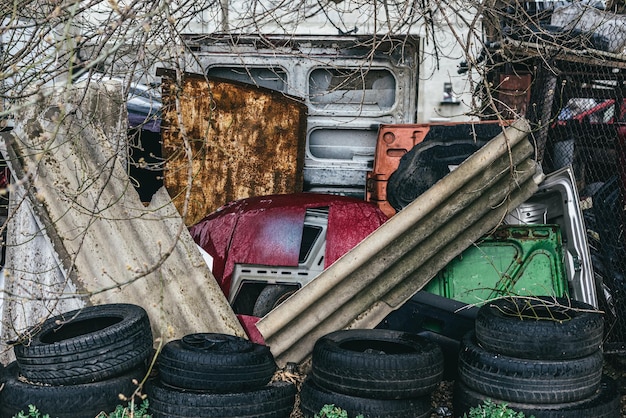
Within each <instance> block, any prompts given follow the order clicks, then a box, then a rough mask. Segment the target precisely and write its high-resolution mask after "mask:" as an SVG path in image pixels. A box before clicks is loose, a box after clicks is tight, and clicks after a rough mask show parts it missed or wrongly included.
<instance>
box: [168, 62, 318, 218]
mask: <svg viewBox="0 0 626 418" xmlns="http://www.w3.org/2000/svg"><path fill="white" fill-rule="evenodd" d="M157 74H158V75H161V76H162V77H163V83H162V89H163V108H162V112H163V116H162V122H161V133H162V137H163V157H164V159H165V170H164V184H165V187H166V188H167V190H168V192H169V194H170V196H172V199H173V201H174V204H175V205H176V207H177V209H178V210H179V211H180V212H181V213H182V210H183V205H184V196H185V191H186V188H187V186H188V184H189V167H191V168H192V169H193V174H192V177H193V179H192V183H191V199H190V201H189V209H188V212H187V216H186V217H185V223H186V224H187V225H193V224H194V223H196V222H197V221H199V220H200V219H202V218H203V217H204V216H205V215H206V214H208V213H210V212H213V211H214V210H215V209H217V208H218V207H220V206H222V205H224V204H225V203H228V202H230V201H233V200H237V199H242V198H246V197H251V196H261V195H267V194H275V193H292V192H299V191H302V183H303V165H304V146H305V141H306V116H307V115H306V105H305V104H304V103H302V102H301V101H300V100H297V99H295V98H293V97H291V96H288V95H285V94H282V93H280V92H276V91H273V90H269V89H263V88H258V87H256V86H252V85H248V84H244V83H239V82H231V81H226V80H222V79H210V78H206V77H204V76H202V75H198V74H185V76H184V77H183V82H182V85H181V86H178V85H177V83H176V81H175V77H174V76H173V74H172V73H170V72H168V71H166V70H160V71H158V72H157ZM179 92H180V93H179ZM177 94H178V95H179V96H178V97H179V99H180V100H179V102H180V109H179V111H178V110H177V108H176V97H177ZM179 114H180V116H181V117H182V122H183V128H184V130H183V129H181V127H180V125H179V122H178V121H179ZM183 131H184V132H185V133H186V135H187V138H188V141H189V143H190V148H191V151H192V158H191V161H190V160H189V157H188V156H187V155H186V153H185V150H184V146H183V144H184V139H183ZM190 164H191V165H190Z"/></svg>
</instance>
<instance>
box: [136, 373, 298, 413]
mask: <svg viewBox="0 0 626 418" xmlns="http://www.w3.org/2000/svg"><path fill="white" fill-rule="evenodd" d="M146 394H147V395H148V401H149V402H150V406H149V411H150V414H151V415H152V418H166V417H171V418H177V417H181V418H182V417H184V418H212V417H214V418H235V417H258V418H288V417H289V415H290V414H291V412H292V411H293V408H294V405H295V398H296V387H295V385H294V384H292V383H288V382H273V383H270V384H268V385H266V386H264V387H262V388H259V389H256V390H253V391H247V392H233V393H209V392H190V391H181V390H177V389H176V388H172V387H168V386H166V385H164V384H163V383H162V382H160V381H152V382H149V384H148V385H147V387H146Z"/></svg>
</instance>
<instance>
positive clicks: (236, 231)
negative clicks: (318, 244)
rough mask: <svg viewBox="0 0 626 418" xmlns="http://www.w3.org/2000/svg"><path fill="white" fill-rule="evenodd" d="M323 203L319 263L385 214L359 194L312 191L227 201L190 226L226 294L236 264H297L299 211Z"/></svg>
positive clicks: (334, 257)
mask: <svg viewBox="0 0 626 418" xmlns="http://www.w3.org/2000/svg"><path fill="white" fill-rule="evenodd" d="M316 207H328V208H329V213H328V230H327V235H326V257H325V262H324V264H325V266H324V267H325V268H326V267H328V266H329V265H331V264H332V263H333V262H335V261H336V260H337V259H338V258H339V257H341V256H342V255H343V254H345V253H346V252H348V251H349V250H350V249H352V247H354V246H355V245H357V244H358V243H359V242H361V241H362V240H363V239H364V238H365V237H367V236H368V235H369V234H370V233H372V232H373V231H374V230H375V229H376V228H378V227H379V226H380V225H382V224H383V223H384V222H385V221H386V220H387V219H388V218H387V216H385V214H383V213H382V212H381V211H380V209H378V207H377V206H375V205H374V204H372V203H369V202H365V201H362V200H359V199H354V198H349V197H343V196H336V195H325V194H318V193H296V194H286V195H269V196H261V197H253V198H248V199H243V200H238V201H236V202H232V203H230V204H228V205H226V206H224V207H222V208H220V209H218V210H217V211H216V212H213V213H212V214H210V215H208V216H207V217H205V218H204V219H203V220H201V221H200V222H198V223H197V224H196V225H194V226H192V227H191V228H190V233H191V235H192V237H193V239H194V240H195V241H196V243H197V244H198V245H200V246H201V247H202V248H203V249H204V250H205V251H206V252H208V253H209V254H210V255H211V256H212V257H213V275H214V276H215V278H216V279H217V281H218V282H219V284H220V286H221V288H222V290H223V292H224V294H225V295H226V296H228V293H229V290H230V281H231V276H232V273H233V268H234V266H235V264H236V263H238V264H239V263H241V264H261V265H268V266H297V265H298V255H299V252H300V242H301V240H302V229H303V224H304V216H305V212H306V210H307V209H308V208H316Z"/></svg>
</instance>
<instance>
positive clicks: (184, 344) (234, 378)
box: [146, 333, 296, 418]
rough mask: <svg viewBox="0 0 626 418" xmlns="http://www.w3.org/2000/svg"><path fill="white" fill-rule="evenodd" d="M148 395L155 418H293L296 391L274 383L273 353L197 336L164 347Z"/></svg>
mask: <svg viewBox="0 0 626 418" xmlns="http://www.w3.org/2000/svg"><path fill="white" fill-rule="evenodd" d="M157 364H158V377H157V378H156V379H154V380H152V381H150V382H149V383H148V385H147V387H146V393H147V395H148V400H149V403H150V406H149V411H150V414H151V415H152V417H153V418H165V417H171V418H176V417H185V418H193V417H197V418H211V417H214V418H234V417H257V418H288V417H289V415H290V414H291V412H292V411H293V408H294V405H295V397H296V387H295V385H294V384H293V383H289V382H283V381H274V382H271V379H272V377H273V375H274V373H275V371H276V363H275V362H274V357H273V356H272V353H271V352H270V350H269V347H267V346H265V345H261V344H256V343H253V342H251V341H248V340H246V339H244V338H241V337H236V336H233V335H226V334H219V333H196V334H189V335H186V336H184V337H183V338H181V339H178V340H173V341H170V342H168V343H167V344H165V345H164V346H163V349H162V350H161V353H160V354H159V356H158V362H157Z"/></svg>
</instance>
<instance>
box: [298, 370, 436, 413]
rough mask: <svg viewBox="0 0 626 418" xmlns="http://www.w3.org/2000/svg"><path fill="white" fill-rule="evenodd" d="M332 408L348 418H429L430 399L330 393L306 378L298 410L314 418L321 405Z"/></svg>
mask: <svg viewBox="0 0 626 418" xmlns="http://www.w3.org/2000/svg"><path fill="white" fill-rule="evenodd" d="M331 404H332V405H335V406H336V407H339V408H341V409H343V410H344V411H346V412H347V413H348V416H349V417H355V416H357V415H358V414H361V415H363V417H364V418H429V417H430V415H431V412H432V407H431V405H430V396H421V397H417V398H412V399H373V398H366V397H358V396H352V395H346V394H342V393H337V392H332V391H330V390H328V389H325V388H322V387H320V386H319V385H317V384H315V382H314V381H313V380H312V379H307V380H305V381H304V383H303V384H302V389H301V391H300V411H301V412H302V414H303V415H304V416H305V417H306V418H313V417H315V414H317V413H319V412H320V410H321V409H322V408H323V407H324V405H331Z"/></svg>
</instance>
